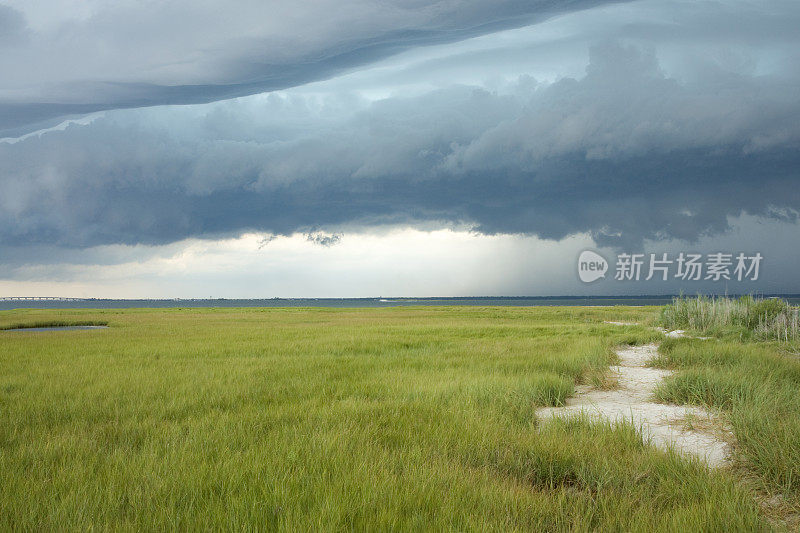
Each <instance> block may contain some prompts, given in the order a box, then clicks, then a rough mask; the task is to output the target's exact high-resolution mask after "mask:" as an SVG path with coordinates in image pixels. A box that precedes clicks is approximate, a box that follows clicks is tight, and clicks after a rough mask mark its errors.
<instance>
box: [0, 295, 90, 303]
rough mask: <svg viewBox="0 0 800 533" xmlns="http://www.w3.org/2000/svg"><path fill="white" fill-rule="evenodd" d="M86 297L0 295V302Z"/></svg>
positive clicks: (61, 299)
mask: <svg viewBox="0 0 800 533" xmlns="http://www.w3.org/2000/svg"><path fill="white" fill-rule="evenodd" d="M85 299H86V298H65V297H63V296H0V302H23V301H28V302H30V301H33V302H80V301H83V300H85Z"/></svg>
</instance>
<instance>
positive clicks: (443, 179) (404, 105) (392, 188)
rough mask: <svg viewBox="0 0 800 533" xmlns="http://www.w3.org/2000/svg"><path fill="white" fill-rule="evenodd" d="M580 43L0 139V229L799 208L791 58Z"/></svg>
mask: <svg viewBox="0 0 800 533" xmlns="http://www.w3.org/2000/svg"><path fill="white" fill-rule="evenodd" d="M590 56H591V57H590V63H589V65H588V67H586V72H585V75H584V76H583V77H580V78H565V79H561V80H559V81H557V82H555V83H539V82H537V81H536V80H535V79H533V78H531V77H528V76H524V75H523V76H521V77H520V78H519V79H518V80H516V81H515V82H513V83H510V84H507V85H505V86H503V87H502V88H500V89H497V90H493V91H489V90H486V89H485V88H482V87H476V86H458V85H456V86H449V87H445V88H442V89H439V90H436V91H432V92H427V93H425V94H422V95H418V96H413V97H403V96H402V95H398V96H395V97H391V98H386V99H382V100H379V101H367V100H364V99H363V98H359V97H358V96H355V95H352V94H338V93H337V94H331V95H326V96H315V95H303V94H294V93H291V92H290V93H286V94H283V95H276V94H273V95H266V96H263V97H252V98H247V99H240V100H234V101H229V102H220V103H217V104H214V105H210V106H197V107H183V108H181V107H175V108H156V109H146V110H131V111H117V112H113V113H107V114H106V115H105V116H102V117H99V118H97V119H95V120H94V121H92V122H91V123H89V124H87V125H70V126H68V127H66V128H65V129H64V130H63V131H58V132H53V133H45V134H42V135H40V136H32V137H29V138H26V139H24V140H21V141H19V142H15V143H0V188H2V190H3V191H4V194H3V196H2V198H0V246H22V245H53V246H60V247H92V246H98V245H106V244H138V243H143V244H166V243H170V242H174V241H178V240H181V239H185V238H190V237H214V236H221V235H236V234H240V233H242V232H246V231H261V232H270V233H274V234H278V235H288V234H292V233H295V232H307V231H312V230H317V229H326V230H333V231H335V230H337V228H342V227H350V228H357V227H369V226H375V225H379V224H407V225H424V224H435V225H438V226H448V225H449V226H454V225H455V226H461V227H470V228H473V229H474V230H475V231H478V232H481V233H485V234H499V233H522V234H530V235H536V236H539V237H542V238H547V239H563V238H564V237H566V236H569V235H573V234H577V233H584V232H585V233H590V234H591V235H593V236H594V238H595V240H596V241H597V242H598V243H599V244H601V245H615V246H628V247H630V246H639V245H640V244H641V242H642V241H643V239H664V238H678V239H685V240H689V241H692V240H695V239H697V238H698V237H700V236H702V235H706V234H714V233H719V232H721V231H724V230H725V229H726V228H727V227H728V217H730V216H738V215H739V214H741V213H749V214H755V215H760V216H764V217H772V218H780V219H783V220H789V221H796V219H797V216H798V211H800V188H798V187H797V183H798V180H799V179H800V177H799V176H798V169H800V149H799V148H800V92H799V91H797V87H798V85H799V84H798V78H797V77H796V74H795V73H788V74H786V73H783V74H782V75H756V74H754V75H747V74H740V73H731V72H730V71H726V70H724V69H719V68H716V69H715V68H710V67H707V68H704V69H703V70H702V71H700V72H698V73H696V74H695V75H694V76H693V77H692V78H691V79H690V80H685V79H684V80H679V79H676V78H673V77H670V76H668V75H666V74H665V73H664V72H663V70H662V68H661V67H660V65H659V61H658V59H657V57H656V54H655V53H654V52H653V51H652V50H648V49H647V47H640V46H632V45H625V44H620V43H617V42H605V43H602V44H599V45H596V46H594V47H593V48H592V50H591V54H590Z"/></svg>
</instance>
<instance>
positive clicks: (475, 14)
mask: <svg viewBox="0 0 800 533" xmlns="http://www.w3.org/2000/svg"><path fill="white" fill-rule="evenodd" d="M605 3H608V0H525V1H523V0H436V1H432V2H426V1H419V0H304V1H303V2H280V1H263V0H234V1H226V2H210V1H197V0H169V1H160V2H138V1H134V0H123V1H118V0H117V1H99V0H96V1H82V2H75V1H64V0H49V1H45V2H28V1H23V0H5V2H4V4H6V5H2V4H0V72H2V73H3V76H2V78H0V80H1V81H0V134H3V133H4V131H5V134H6V135H8V134H11V133H14V134H22V133H25V132H26V131H29V130H30V129H31V128H32V127H34V126H35V125H38V126H44V125H47V124H50V123H51V122H52V121H53V120H55V119H57V118H58V117H63V116H66V115H76V114H84V113H91V112H94V111H100V110H108V109H115V108H130V107H141V106H152V105H162V104H191V103H202V102H212V101H215V100H220V99H225V98H232V97H237V96H242V95H250V94H255V93H260V92H264V91H271V90H276V89H284V88H288V87H293V86H297V85H300V84H302V83H307V82H309V81H313V80H319V79H324V78H327V77H330V76H332V75H335V74H337V73H340V72H342V71H345V70H346V69H350V68H353V67H358V66H360V65H364V64H367V63H370V62H372V61H375V60H376V59H378V58H381V57H386V56H390V55H392V54H396V53H398V52H400V51H403V50H407V49H410V48H414V47H419V46H423V45H431V44H437V43H444V42H453V41H457V40H460V39H465V38H468V37H472V36H475V35H481V34H485V33H489V32H493V31H497V30H499V29H503V28H510V27H519V26H524V25H527V24H531V23H533V22H536V21H539V20H542V19H545V18H547V17H549V16H552V15H554V14H556V13H563V12H572V11H576V10H580V9H585V8H589V7H593V6H597V5H602V4H605Z"/></svg>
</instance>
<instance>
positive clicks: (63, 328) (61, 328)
mask: <svg viewBox="0 0 800 533" xmlns="http://www.w3.org/2000/svg"><path fill="white" fill-rule="evenodd" d="M77 329H108V326H51V327H43V328H13V329H4V330H2V331H0V332H2V333H6V332H9V333H10V332H13V331H72V330H77Z"/></svg>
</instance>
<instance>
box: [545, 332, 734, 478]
mask: <svg viewBox="0 0 800 533" xmlns="http://www.w3.org/2000/svg"><path fill="white" fill-rule="evenodd" d="M671 333H673V334H674V335H669V334H668V336H671V337H679V336H682V335H683V332H682V331H681V332H677V331H676V332H671ZM657 349H658V347H657V346H656V345H655V344H648V345H646V346H631V347H626V348H623V349H621V350H619V351H618V352H617V354H618V356H619V358H620V364H619V366H612V367H610V370H611V372H613V373H614V374H615V375H616V377H617V379H618V383H619V389H617V390H610V391H607V390H593V389H591V388H590V387H588V386H585V385H584V386H579V387H576V393H577V394H576V395H575V396H574V397H572V398H569V399H568V400H567V402H566V406H564V407H545V408H542V409H539V410H538V411H537V412H536V414H537V416H538V417H539V418H541V419H546V418H548V417H550V418H552V417H557V416H570V415H575V414H577V413H586V414H588V415H589V416H592V417H596V418H603V419H607V420H628V421H631V422H632V423H633V424H634V425H635V426H636V427H637V428H640V429H641V431H642V434H643V435H644V436H645V438H649V439H651V442H652V443H653V444H655V445H656V446H658V447H660V448H663V449H666V448H668V447H670V446H672V447H673V448H674V449H675V450H677V451H679V452H682V453H688V454H693V455H696V456H697V457H700V458H702V459H704V460H705V461H707V462H708V464H709V465H711V466H720V465H722V464H724V463H726V462H727V461H728V459H729V457H730V449H729V445H728V443H727V440H730V434H729V432H728V431H727V430H725V429H724V428H722V426H721V424H720V422H719V420H718V419H717V418H716V417H715V416H714V415H713V414H712V413H710V412H709V411H706V410H705V409H702V408H699V407H689V406H678V405H669V404H661V403H655V402H653V401H652V395H653V391H654V390H655V388H656V387H657V386H658V384H659V383H660V382H661V380H662V379H664V378H665V377H666V376H668V375H670V374H672V372H671V371H669V370H660V369H656V368H648V367H647V364H648V363H649V361H650V360H651V359H652V358H653V357H655V355H656V351H657ZM690 424H691V425H690ZM708 428H710V429H708ZM723 436H724V438H722V437H723Z"/></svg>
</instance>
